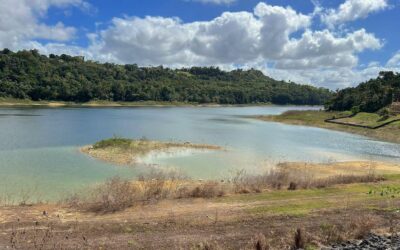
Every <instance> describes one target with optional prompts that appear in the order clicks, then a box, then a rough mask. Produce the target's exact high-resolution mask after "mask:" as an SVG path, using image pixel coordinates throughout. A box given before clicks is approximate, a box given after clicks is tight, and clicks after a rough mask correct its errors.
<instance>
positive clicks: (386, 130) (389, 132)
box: [250, 111, 400, 143]
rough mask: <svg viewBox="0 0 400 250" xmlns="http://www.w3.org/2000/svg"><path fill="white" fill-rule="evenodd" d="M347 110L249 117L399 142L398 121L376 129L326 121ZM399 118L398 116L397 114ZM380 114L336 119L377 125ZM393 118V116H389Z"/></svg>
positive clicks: (337, 116) (379, 121)
mask: <svg viewBox="0 0 400 250" xmlns="http://www.w3.org/2000/svg"><path fill="white" fill-rule="evenodd" d="M350 114H351V112H349V111H328V112H327V111H287V112H285V113H283V114H280V115H259V116H251V117H250V118H254V119H258V120H262V121H269V122H279V123H285V124H290V125H301V126H311V127H318V128H325V129H332V130H337V131H342V132H348V133H353V134H358V135H362V136H366V137H369V138H374V139H378V140H383V141H387V142H393V143H400V136H399V135H400V121H399V122H394V123H391V124H389V125H387V126H384V127H381V128H378V129H368V128H362V127H354V126H348V125H343V124H335V123H328V122H326V120H327V119H332V118H334V117H336V118H340V117H344V116H348V115H350ZM398 117H399V118H400V116H399V115H398ZM380 119H381V118H380V116H379V115H377V114H375V113H358V114H356V115H355V116H354V117H347V118H343V119H338V121H343V122H347V123H349V124H360V125H367V126H377V125H379V124H380V123H382V122H384V121H381V120H380ZM389 119H394V118H389Z"/></svg>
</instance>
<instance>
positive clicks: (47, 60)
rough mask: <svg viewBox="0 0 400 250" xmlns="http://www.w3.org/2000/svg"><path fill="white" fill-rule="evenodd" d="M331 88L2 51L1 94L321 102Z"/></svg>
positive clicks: (214, 71)
mask: <svg viewBox="0 0 400 250" xmlns="http://www.w3.org/2000/svg"><path fill="white" fill-rule="evenodd" d="M331 94H332V93H331V92H330V91H329V90H327V89H323V88H315V87H312V86H308V85H298V84H294V83H287V82H283V81H276V80H273V79H271V78H269V77H267V76H265V75H263V73H262V72H260V71H257V70H247V71H244V70H234V71H231V72H226V71H222V70H220V69H219V68H215V67H193V68H184V69H168V68H163V67H161V66H160V67H138V66H137V65H135V64H133V65H116V64H110V63H98V62H93V61H85V60H84V59H83V58H82V57H71V56H68V55H61V56H56V55H50V56H49V57H47V56H44V55H40V54H39V53H38V52H37V51H36V50H32V51H20V52H16V53H14V52H12V51H10V50H7V49H4V50H3V51H0V97H11V98H18V99H31V100H58V101H73V102H87V101H91V100H110V101H150V100H151V101H177V102H194V103H220V104H246V103H267V102H271V103H275V104H310V105H318V104H323V103H324V102H325V101H326V100H327V99H328V98H329V97H331Z"/></svg>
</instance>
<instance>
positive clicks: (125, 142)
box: [93, 137, 132, 149]
mask: <svg viewBox="0 0 400 250" xmlns="http://www.w3.org/2000/svg"><path fill="white" fill-rule="evenodd" d="M131 143H132V140H130V139H125V138H121V137H113V138H110V139H105V140H101V141H99V142H96V143H95V144H94V145H93V148H94V149H104V148H108V147H118V148H129V147H130V145H131Z"/></svg>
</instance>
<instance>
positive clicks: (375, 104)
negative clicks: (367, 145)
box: [326, 72, 400, 112]
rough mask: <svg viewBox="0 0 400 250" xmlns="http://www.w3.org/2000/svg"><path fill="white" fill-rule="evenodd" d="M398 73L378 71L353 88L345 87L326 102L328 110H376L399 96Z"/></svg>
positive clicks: (399, 75)
mask: <svg viewBox="0 0 400 250" xmlns="http://www.w3.org/2000/svg"><path fill="white" fill-rule="evenodd" d="M399 93H400V74H398V73H393V72H380V73H379V77H378V78H376V79H371V80H369V81H367V82H364V83H361V84H360V85H358V86H357V87H355V88H346V89H343V90H340V91H337V92H336V95H335V96H334V97H333V98H332V99H331V100H330V101H329V102H328V103H327V104H326V108H327V109H328V110H338V111H342V110H353V109H355V108H357V109H359V110H358V111H359V112H376V111H378V110H379V109H382V108H383V107H386V106H388V105H390V104H391V103H392V102H393V101H396V100H398V98H399V97H400V95H399Z"/></svg>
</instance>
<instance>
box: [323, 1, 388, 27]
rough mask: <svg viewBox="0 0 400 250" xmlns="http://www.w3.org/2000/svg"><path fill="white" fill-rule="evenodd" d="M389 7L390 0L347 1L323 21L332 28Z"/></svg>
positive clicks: (327, 14) (328, 14) (330, 12)
mask: <svg viewBox="0 0 400 250" xmlns="http://www.w3.org/2000/svg"><path fill="white" fill-rule="evenodd" d="M388 7H389V4H388V0H346V1H345V2H344V3H343V4H341V5H340V6H339V8H338V9H329V10H327V11H326V13H325V14H323V15H322V20H323V22H325V23H326V24H327V25H329V26H330V27H333V26H335V25H337V24H342V23H345V22H349V21H354V20H357V19H361V18H366V17H367V16H368V15H369V14H371V13H374V12H378V11H381V10H384V9H386V8H388Z"/></svg>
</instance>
